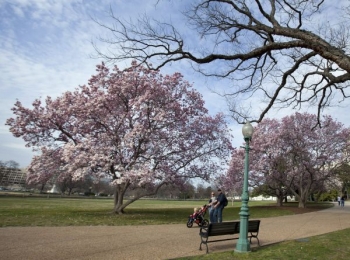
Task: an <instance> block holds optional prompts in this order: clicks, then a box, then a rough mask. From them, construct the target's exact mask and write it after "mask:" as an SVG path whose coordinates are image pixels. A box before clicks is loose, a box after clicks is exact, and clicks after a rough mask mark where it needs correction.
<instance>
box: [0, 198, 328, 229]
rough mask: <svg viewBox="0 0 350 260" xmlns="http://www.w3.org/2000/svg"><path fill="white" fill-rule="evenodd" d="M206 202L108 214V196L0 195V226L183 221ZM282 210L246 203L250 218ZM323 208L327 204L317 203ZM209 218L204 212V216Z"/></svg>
mask: <svg viewBox="0 0 350 260" xmlns="http://www.w3.org/2000/svg"><path fill="white" fill-rule="evenodd" d="M205 203H206V201H173V200H172V201H166V200H138V201H136V202H134V203H132V204H131V205H129V206H128V207H127V208H126V210H125V213H126V214H123V215H116V214H114V213H112V209H113V200H112V199H108V198H103V199H101V198H100V199H97V198H84V197H82V198H60V197H29V196H26V197H5V196H2V197H0V227H8V226H86V225H87V226H89V225H91V226H98V225H105V226H122V225H151V224H154V225H159V224H185V223H186V222H187V218H188V216H189V215H190V214H191V213H192V211H193V208H194V207H199V206H201V205H204V204H205ZM289 205H290V206H291V210H289V208H288V207H284V208H283V209H281V208H278V207H275V206H274V204H273V203H272V202H271V201H265V202H255V201H252V202H250V203H249V207H250V218H251V219H254V218H266V217H275V216H282V215H291V214H294V212H293V210H292V208H295V207H296V205H295V204H294V203H290V204H289ZM317 205H318V206H322V207H326V206H327V205H329V204H317ZM239 210H240V202H235V203H234V204H233V205H231V204H229V206H227V207H226V208H225V209H224V220H226V221H228V220H238V219H239V215H238V213H239ZM206 217H207V218H208V217H209V216H208V215H207V216H206Z"/></svg>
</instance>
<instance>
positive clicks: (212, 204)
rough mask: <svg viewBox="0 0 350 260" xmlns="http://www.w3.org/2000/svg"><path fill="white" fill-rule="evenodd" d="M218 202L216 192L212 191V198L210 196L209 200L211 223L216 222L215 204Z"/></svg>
mask: <svg viewBox="0 0 350 260" xmlns="http://www.w3.org/2000/svg"><path fill="white" fill-rule="evenodd" d="M216 202H217V199H216V197H215V193H214V192H212V193H211V198H210V200H209V204H208V205H209V206H210V207H209V220H210V223H214V222H215V220H216V216H214V211H215V210H214V209H215V208H214V206H215V204H216Z"/></svg>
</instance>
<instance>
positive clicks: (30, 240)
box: [0, 204, 350, 260]
mask: <svg viewBox="0 0 350 260" xmlns="http://www.w3.org/2000/svg"><path fill="white" fill-rule="evenodd" d="M345 228H350V206H348V205H346V206H345V207H344V208H341V207H339V206H338V205H337V204H336V205H335V206H334V207H333V208H330V209H326V210H322V211H317V212H312V213H305V214H299V215H292V216H283V217H274V218H262V219H261V225H260V232H259V240H260V245H268V244H272V243H276V242H281V241H287V240H293V239H299V238H306V237H311V236H315V235H320V234H324V233H329V232H332V231H336V230H341V229H345ZM198 232H199V228H198V227H195V226H194V227H192V228H187V227H186V219H184V223H183V224H176V225H154V226H118V227H110V226H87V227H9V228H0V259H2V260H7V259H8V260H19V259H21V260H22V259H27V260H31V259H33V260H34V259H35V260H41V259H55V260H60V259H62V260H63V259H65V260H67V259H77V260H78V259H81V260H83V259H84V260H95V259H99V260H100V259H104V260H112V259H113V260H115V259H135V260H137V259H142V260H147V259H152V260H153V259H172V258H177V257H184V256H194V255H202V254H205V249H204V250H203V251H199V250H198V248H199V244H200V238H199V235H198ZM236 242H237V240H234V241H224V242H219V243H213V244H210V245H209V252H218V251H227V250H233V249H235V245H236ZM255 246H257V242H256V240H254V239H253V244H252V247H255Z"/></svg>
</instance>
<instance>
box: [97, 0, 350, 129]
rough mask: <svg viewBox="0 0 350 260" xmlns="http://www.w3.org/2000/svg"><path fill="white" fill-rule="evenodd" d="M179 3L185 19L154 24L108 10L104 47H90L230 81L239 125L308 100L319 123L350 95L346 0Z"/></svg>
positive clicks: (111, 56)
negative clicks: (187, 65) (182, 65)
mask: <svg viewBox="0 0 350 260" xmlns="http://www.w3.org/2000/svg"><path fill="white" fill-rule="evenodd" d="M156 2H157V3H159V2H161V1H156ZM161 4H164V3H163V2H162V3H161ZM176 4H177V3H176ZM178 4H179V5H180V2H179V3H178ZM181 5H182V6H184V8H185V10H184V12H183V14H184V16H185V17H184V19H183V21H178V22H177V23H176V24H175V23H172V21H171V19H172V17H169V20H163V21H157V20H155V19H152V18H153V17H147V16H146V15H145V16H140V18H139V19H138V20H137V21H131V22H130V21H129V20H128V21H124V20H122V19H121V18H120V17H118V16H115V15H114V14H113V11H111V18H112V24H110V25H108V24H101V26H102V27H103V28H104V29H107V30H110V32H111V35H112V36H111V37H110V38H109V37H103V38H102V39H101V41H102V42H104V43H107V44H108V46H109V47H110V49H108V50H107V51H100V50H99V48H98V46H97V45H96V44H95V48H96V50H97V53H98V54H99V56H100V57H103V58H106V59H108V60H109V61H119V60H124V59H130V58H131V59H136V60H138V61H139V62H140V63H141V64H147V65H148V66H154V68H155V69H158V68H160V67H163V66H165V65H166V64H171V63H173V62H179V61H182V60H188V61H191V62H192V64H193V67H194V68H196V69H197V70H198V71H199V72H200V73H202V74H203V75H205V76H209V77H218V78H228V79H232V85H231V87H230V88H228V89H226V90H225V91H224V92H225V93H226V94H227V97H228V99H229V103H230V105H231V111H232V112H233V116H234V118H235V119H236V120H237V121H239V122H242V121H243V122H244V121H245V120H246V118H252V119H251V121H254V122H260V121H261V120H262V119H263V118H264V116H265V115H266V114H267V112H268V111H269V110H270V109H271V107H272V106H275V107H289V106H292V107H293V108H299V107H301V106H303V104H307V105H308V106H310V105H314V106H315V107H316V110H317V118H318V121H316V123H320V121H319V120H320V119H321V117H320V115H321V113H322V110H323V109H324V108H325V107H328V106H331V105H338V103H339V102H341V101H343V100H344V99H346V98H348V97H349V80H350V55H349V53H350V48H349V42H350V27H349V26H348V21H349V14H350V8H349V6H350V5H349V2H348V1H339V2H337V4H334V2H333V1H325V0H311V1H305V0H295V1H284V0H283V1H282V0H270V1H249V0H240V1H232V0H201V1H186V3H185V1H182V2H181ZM164 19H165V18H164ZM181 22H183V23H181ZM183 28H186V29H183ZM196 65H198V67H197V66H196ZM209 65H210V66H209ZM251 96H253V97H256V98H257V99H261V100H263V101H264V102H265V104H266V106H262V107H261V109H260V110H259V112H258V114H256V115H252V111H251V109H250V108H249V106H247V105H246V104H247V101H246V99H247V98H248V97H251ZM239 101H242V102H244V103H245V105H244V106H240V104H239V103H238V102H239ZM252 102H256V99H254V101H252ZM255 109H257V108H256V107H255Z"/></svg>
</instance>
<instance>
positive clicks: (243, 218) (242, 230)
mask: <svg viewBox="0 0 350 260" xmlns="http://www.w3.org/2000/svg"><path fill="white" fill-rule="evenodd" d="M253 132H254V129H253V126H252V125H251V124H250V123H249V122H247V123H246V124H245V125H244V126H243V128H242V133H243V137H244V141H245V160H244V180H243V191H242V206H241V211H240V212H239V215H240V225H239V239H238V242H237V245H236V250H235V251H236V252H239V253H244V252H250V243H249V240H248V223H249V208H248V201H249V194H248V171H249V150H250V148H249V142H250V140H251V139H252V135H253Z"/></svg>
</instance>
